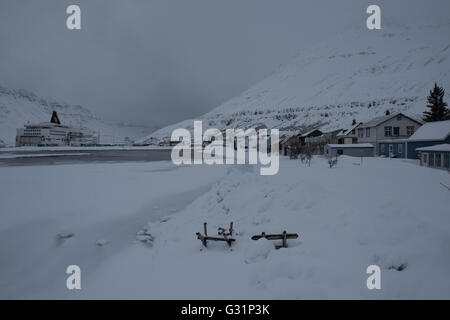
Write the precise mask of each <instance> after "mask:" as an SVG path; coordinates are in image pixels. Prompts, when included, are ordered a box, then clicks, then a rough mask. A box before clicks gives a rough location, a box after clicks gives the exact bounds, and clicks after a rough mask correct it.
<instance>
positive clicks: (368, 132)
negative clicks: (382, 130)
mask: <svg viewBox="0 0 450 320" xmlns="http://www.w3.org/2000/svg"><path fill="white" fill-rule="evenodd" d="M366 137H367V138H368V137H370V128H366Z"/></svg>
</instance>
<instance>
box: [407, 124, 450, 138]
mask: <svg viewBox="0 0 450 320" xmlns="http://www.w3.org/2000/svg"><path fill="white" fill-rule="evenodd" d="M449 135H450V120H447V121H436V122H427V123H425V124H424V125H423V126H421V127H420V128H419V129H417V131H416V132H415V133H414V134H413V135H412V136H411V137H410V138H409V141H435V140H445V139H446V138H447V137H448V136H449Z"/></svg>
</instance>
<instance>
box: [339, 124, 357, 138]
mask: <svg viewBox="0 0 450 320" xmlns="http://www.w3.org/2000/svg"><path fill="white" fill-rule="evenodd" d="M362 124H363V123H362V122H359V123H357V124H355V125H354V126H352V127H351V128H350V129H342V130H341V131H339V133H338V134H337V135H336V136H337V137H342V136H346V135H348V134H349V133H350V132H352V131H353V130H355V129H356V128H357V127H359V126H360V125H362Z"/></svg>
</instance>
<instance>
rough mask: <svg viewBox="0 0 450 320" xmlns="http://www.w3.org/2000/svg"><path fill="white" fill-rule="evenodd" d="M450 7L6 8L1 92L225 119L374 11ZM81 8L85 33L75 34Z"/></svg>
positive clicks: (110, 4) (265, 1)
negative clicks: (232, 107)
mask: <svg viewBox="0 0 450 320" xmlns="http://www.w3.org/2000/svg"><path fill="white" fill-rule="evenodd" d="M449 2H450V1H446V0H434V1H425V0H422V1H419V0H418V1H406V0H405V1H393V0H391V1H375V0H374V1H365V0H341V1H336V0H328V1H325V0H72V1H69V0H39V1H32V0H29V1H27V0H0V85H4V86H7V87H10V88H25V89H28V90H31V91H33V92H35V93H36V94H38V95H41V96H44V97H49V98H54V99H56V100H60V101H64V102H68V103H71V104H81V105H83V106H85V107H87V108H89V109H91V110H92V111H93V112H94V113H95V114H97V115H99V116H100V117H102V118H104V119H109V120H119V121H127V122H130V123H136V124H148V125H155V124H157V125H159V126H161V125H165V124H170V123H174V122H176V121H179V120H183V119H186V118H192V117H195V116H198V115H201V114H203V113H205V112H207V111H209V110H211V109H213V108H214V107H216V106H218V105H219V104H220V103H222V102H224V101H226V100H227V99H229V98H232V97H233V96H235V95H237V94H239V93H240V92H242V91H243V90H245V89H247V88H248V87H249V86H251V85H252V84H254V83H255V82H257V81H259V80H261V79H262V78H264V77H265V76H267V75H268V74H270V73H271V71H273V70H274V69H276V68H277V66H279V65H280V64H284V63H287V62H288V61H289V60H290V59H291V58H292V57H293V56H295V55H297V54H298V53H300V52H301V51H302V49H305V48H307V47H308V46H309V45H310V44H312V43H316V42H319V41H326V39H329V38H330V37H332V36H333V35H335V34H336V33H337V32H342V31H344V30H347V29H348V28H365V20H366V15H365V9H366V8H367V6H368V5H369V4H380V5H381V8H382V19H383V17H389V18H392V19H394V20H395V19H396V18H397V16H402V19H403V21H405V17H406V18H408V19H409V21H410V22H411V23H412V22H413V21H414V20H416V21H417V20H418V19H420V20H421V21H429V22H430V23H433V22H435V20H439V17H441V18H444V17H445V15H447V14H448V13H449V12H450V10H446V9H449V5H448V3H449ZM411 3H412V4H411ZM70 4H78V5H79V6H80V7H81V10H82V30H80V31H69V30H67V28H66V18H67V15H66V13H65V11H66V7H67V6H68V5H70ZM408 4H409V6H410V7H412V10H413V12H415V13H414V14H411V13H410V10H411V9H410V10H408ZM443 9H444V10H443ZM419 13H420V15H418V14H419ZM382 21H383V20H382Z"/></svg>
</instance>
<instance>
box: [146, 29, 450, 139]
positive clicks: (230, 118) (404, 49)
mask: <svg viewBox="0 0 450 320" xmlns="http://www.w3.org/2000/svg"><path fill="white" fill-rule="evenodd" d="M449 35H450V23H449V24H443V25H432V26H422V27H398V26H396V27H389V26H384V29H382V30H376V31H369V30H367V29H361V30H358V31H350V32H347V33H343V34H340V35H338V36H336V37H335V38H334V39H333V40H332V41H327V42H326V43H322V44H319V45H316V46H314V47H312V48H305V50H304V51H303V52H302V53H301V54H300V55H299V56H297V57H296V58H295V59H294V60H293V61H292V62H290V63H288V64H287V65H285V66H283V67H280V68H279V69H278V70H277V71H275V72H274V73H273V74H272V75H270V76H269V77H267V78H266V79H264V80H263V81H261V82H259V83H257V84H256V85H254V86H253V87H251V88H250V89H248V90H247V91H245V92H243V93H242V94H241V95H239V96H237V97H235V98H233V99H231V100H229V101H227V102H225V103H224V104H222V105H221V106H219V107H217V108H215V109H214V110H212V111H211V112H209V113H207V114H205V115H203V116H202V117H200V118H201V119H202V120H203V122H204V123H203V125H204V127H216V128H219V129H224V128H236V127H248V126H253V125H255V124H257V123H265V124H266V125H267V126H268V127H269V128H280V129H284V130H293V129H296V130H308V129H311V128H316V127H321V128H322V129H324V130H334V129H339V128H343V127H348V126H349V125H350V124H351V122H352V119H356V120H357V121H363V122H364V121H368V120H370V119H371V118H373V117H376V116H379V115H383V114H384V112H385V110H386V109H389V110H391V111H402V112H406V113H408V114H410V115H420V114H421V113H422V112H423V111H424V109H425V104H426V96H427V94H428V92H429V90H430V88H432V86H433V84H434V82H435V81H436V82H437V83H438V84H440V85H442V86H444V88H446V89H448V88H449V85H450V40H449V37H448V36H449ZM192 125H193V123H192V120H188V121H183V122H180V123H177V124H175V125H173V126H169V127H166V128H163V129H160V130H158V131H156V132H154V133H153V134H151V135H150V136H148V137H146V138H144V139H142V141H146V140H148V139H149V138H150V137H155V138H158V139H162V138H165V137H170V134H171V132H172V130H173V129H175V128H180V127H185V128H192Z"/></svg>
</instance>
